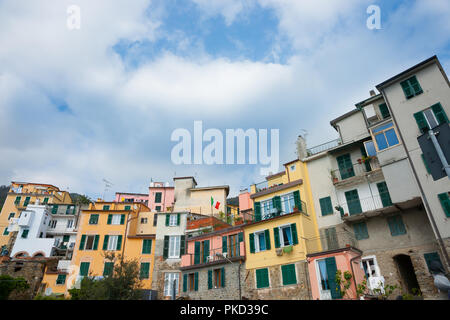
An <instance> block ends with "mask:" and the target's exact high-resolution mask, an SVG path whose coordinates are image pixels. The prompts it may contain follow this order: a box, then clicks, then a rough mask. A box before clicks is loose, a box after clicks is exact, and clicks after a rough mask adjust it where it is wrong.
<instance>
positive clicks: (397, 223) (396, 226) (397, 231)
mask: <svg viewBox="0 0 450 320" xmlns="http://www.w3.org/2000/svg"><path fill="white" fill-rule="evenodd" d="M387 222H388V224H389V229H390V230H391V235H392V236H393V237H395V236H399V235H402V234H406V229H405V225H404V224H403V220H402V217H401V216H400V215H396V216H393V217H389V218H387Z"/></svg>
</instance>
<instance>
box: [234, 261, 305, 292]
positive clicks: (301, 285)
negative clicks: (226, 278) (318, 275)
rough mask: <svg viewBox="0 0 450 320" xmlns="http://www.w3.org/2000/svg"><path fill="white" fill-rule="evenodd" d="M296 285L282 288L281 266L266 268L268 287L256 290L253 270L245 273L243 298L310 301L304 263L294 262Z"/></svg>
mask: <svg viewBox="0 0 450 320" xmlns="http://www.w3.org/2000/svg"><path fill="white" fill-rule="evenodd" d="M295 267H296V269H297V284H295V285H288V286H284V285H283V283H282V274H281V265H277V266H271V267H268V269H269V283H270V287H269V288H266V289H257V288H256V279H255V269H250V270H246V271H245V277H244V286H243V293H242V295H243V297H245V298H246V299H250V300H310V299H312V297H311V289H310V288H311V286H310V282H309V272H308V264H307V262H306V261H298V262H295Z"/></svg>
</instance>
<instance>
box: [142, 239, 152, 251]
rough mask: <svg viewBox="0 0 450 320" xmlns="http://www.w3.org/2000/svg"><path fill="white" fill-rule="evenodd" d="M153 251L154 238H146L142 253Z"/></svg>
mask: <svg viewBox="0 0 450 320" xmlns="http://www.w3.org/2000/svg"><path fill="white" fill-rule="evenodd" d="M150 253H152V239H144V240H143V243H142V254H150Z"/></svg>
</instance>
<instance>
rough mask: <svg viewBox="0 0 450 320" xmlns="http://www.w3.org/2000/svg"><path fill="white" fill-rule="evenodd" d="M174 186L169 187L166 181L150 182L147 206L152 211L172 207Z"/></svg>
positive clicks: (162, 210)
mask: <svg viewBox="0 0 450 320" xmlns="http://www.w3.org/2000/svg"><path fill="white" fill-rule="evenodd" d="M174 194H175V191H174V187H170V186H169V185H168V183H166V184H164V183H163V182H151V183H150V187H149V188H148V205H147V206H148V207H149V208H150V209H152V211H158V212H166V211H170V210H169V208H173V205H174V202H175V196H174Z"/></svg>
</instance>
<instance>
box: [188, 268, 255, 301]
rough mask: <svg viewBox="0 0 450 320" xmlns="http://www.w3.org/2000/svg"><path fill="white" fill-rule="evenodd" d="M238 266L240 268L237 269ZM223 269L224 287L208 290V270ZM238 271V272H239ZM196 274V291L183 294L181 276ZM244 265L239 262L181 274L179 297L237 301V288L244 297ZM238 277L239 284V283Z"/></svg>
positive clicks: (191, 270)
mask: <svg viewBox="0 0 450 320" xmlns="http://www.w3.org/2000/svg"><path fill="white" fill-rule="evenodd" d="M239 266H240V268H239ZM219 268H225V287H224V288H212V289H208V270H213V269H219ZM239 269H240V271H239ZM194 272H198V290H197V291H189V286H188V287H187V290H188V291H187V292H183V274H190V273H194ZM245 274H246V270H245V263H241V264H239V261H236V262H233V264H231V263H228V262H226V263H224V264H217V265H213V266H210V267H203V268H199V269H190V270H186V271H183V272H182V275H181V295H182V296H184V297H187V298H188V299H191V300H239V299H240V296H239V293H240V292H239V286H240V287H241V295H242V296H243V295H244V291H245V290H244V289H245V288H244V285H245V283H244V279H245ZM239 276H240V278H241V279H240V283H239Z"/></svg>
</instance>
